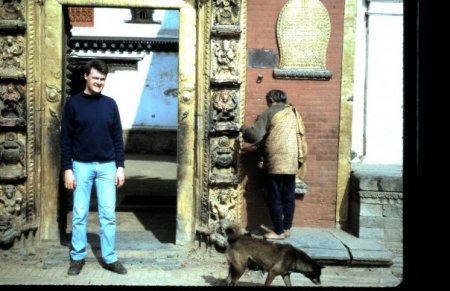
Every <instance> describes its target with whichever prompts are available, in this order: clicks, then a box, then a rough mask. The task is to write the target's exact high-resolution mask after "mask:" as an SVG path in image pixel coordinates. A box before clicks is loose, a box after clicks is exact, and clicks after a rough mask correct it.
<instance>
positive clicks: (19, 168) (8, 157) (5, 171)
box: [0, 132, 25, 180]
mask: <svg viewBox="0 0 450 291" xmlns="http://www.w3.org/2000/svg"><path fill="white" fill-rule="evenodd" d="M4 139H5V140H4V141H2V142H0V179H5V180H11V179H19V178H24V177H25V171H24V169H25V146H24V144H23V142H21V141H20V140H19V139H18V137H17V134H16V133H15V132H7V133H6V134H5V135H4Z"/></svg>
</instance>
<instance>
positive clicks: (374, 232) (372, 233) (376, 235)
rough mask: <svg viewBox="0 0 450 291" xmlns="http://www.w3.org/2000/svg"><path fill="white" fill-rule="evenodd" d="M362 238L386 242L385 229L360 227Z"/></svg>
mask: <svg viewBox="0 0 450 291" xmlns="http://www.w3.org/2000/svg"><path fill="white" fill-rule="evenodd" d="M359 237H360V238H372V239H376V240H384V229H383V228H372V227H360V228H359Z"/></svg>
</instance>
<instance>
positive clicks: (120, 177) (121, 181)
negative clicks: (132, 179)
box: [115, 167, 125, 188]
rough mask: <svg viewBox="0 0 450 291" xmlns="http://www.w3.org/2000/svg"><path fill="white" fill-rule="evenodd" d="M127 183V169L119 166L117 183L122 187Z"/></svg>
mask: <svg viewBox="0 0 450 291" xmlns="http://www.w3.org/2000/svg"><path fill="white" fill-rule="evenodd" d="M124 183H125V171H124V169H123V168H122V167H118V168H117V172H116V181H115V185H116V187H117V188H120V187H122V186H123V184H124Z"/></svg>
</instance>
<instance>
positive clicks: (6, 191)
mask: <svg viewBox="0 0 450 291" xmlns="http://www.w3.org/2000/svg"><path fill="white" fill-rule="evenodd" d="M2 192H3V193H2V194H3V195H0V216H2V217H16V216H21V215H22V214H23V213H24V207H25V200H24V199H23V196H24V193H23V192H22V189H19V188H16V186H14V185H5V186H3V188H2ZM22 216H23V215H22Z"/></svg>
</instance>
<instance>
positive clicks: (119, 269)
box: [103, 261, 127, 275]
mask: <svg viewBox="0 0 450 291" xmlns="http://www.w3.org/2000/svg"><path fill="white" fill-rule="evenodd" d="M103 268H105V269H108V270H110V271H112V272H114V273H117V274H121V275H124V274H126V273H127V269H125V267H124V266H123V265H122V264H121V263H120V262H119V261H115V262H114V263H111V264H103Z"/></svg>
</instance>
